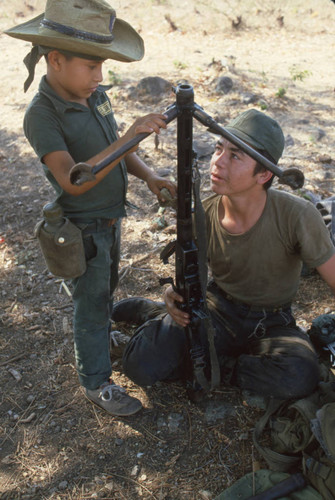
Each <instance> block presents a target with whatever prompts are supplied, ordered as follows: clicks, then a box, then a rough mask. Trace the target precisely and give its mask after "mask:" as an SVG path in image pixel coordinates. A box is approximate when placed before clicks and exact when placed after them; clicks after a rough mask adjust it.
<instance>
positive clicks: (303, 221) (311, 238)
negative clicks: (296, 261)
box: [296, 203, 335, 268]
mask: <svg viewBox="0 0 335 500" xmlns="http://www.w3.org/2000/svg"><path fill="white" fill-rule="evenodd" d="M296 234H297V239H298V248H299V251H300V254H301V258H302V260H303V262H305V263H306V265H307V266H308V267H310V268H315V267H318V266H320V265H322V264H324V263H325V262H327V260H329V259H330V258H331V257H332V256H333V255H334V254H335V247H334V245H333V242H332V240H331V237H330V233H329V230H328V228H327V226H326V224H325V223H324V221H323V219H322V216H321V214H320V212H319V211H318V210H317V208H316V207H315V206H314V205H313V204H312V203H306V207H305V209H304V210H302V211H301V213H300V217H299V219H298V222H297V226H296Z"/></svg>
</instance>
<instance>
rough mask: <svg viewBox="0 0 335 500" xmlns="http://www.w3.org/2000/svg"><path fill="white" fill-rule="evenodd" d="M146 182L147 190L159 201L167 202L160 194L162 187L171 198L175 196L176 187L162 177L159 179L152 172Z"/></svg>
mask: <svg viewBox="0 0 335 500" xmlns="http://www.w3.org/2000/svg"><path fill="white" fill-rule="evenodd" d="M146 182H147V184H148V188H149V189H150V190H151V191H152V192H153V193H154V194H155V195H156V196H157V198H158V199H159V200H160V201H167V200H165V198H164V196H163V195H162V193H161V189H162V188H164V187H165V188H166V189H168V190H169V191H170V193H171V196H172V197H173V198H175V197H176V195H177V189H176V185H175V184H174V183H173V182H172V181H169V180H167V179H164V177H160V176H159V175H157V174H155V173H154V172H153V173H152V174H151V175H149V176H148V177H147V178H146Z"/></svg>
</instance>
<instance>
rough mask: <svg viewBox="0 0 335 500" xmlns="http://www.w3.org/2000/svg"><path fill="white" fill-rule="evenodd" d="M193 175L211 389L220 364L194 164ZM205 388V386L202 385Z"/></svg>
mask: <svg viewBox="0 0 335 500" xmlns="http://www.w3.org/2000/svg"><path fill="white" fill-rule="evenodd" d="M193 172H194V177H193V198H194V222H195V233H196V239H197V246H198V261H199V262H198V263H199V275H200V283H201V288H202V294H203V297H204V307H205V309H206V313H207V318H206V320H205V328H206V331H207V338H208V344H209V354H210V362H211V390H213V389H215V387H218V386H219V384H220V366H219V361H218V357H217V353H216V350H215V345H214V337H215V329H214V326H213V323H212V320H211V317H210V313H209V311H208V307H207V302H206V288H207V276H208V268H207V234H206V217H205V211H204V208H203V206H202V203H201V199H200V174H199V171H198V168H197V167H196V166H195V168H194V170H193ZM198 382H199V383H200V385H201V386H202V387H204V385H203V383H201V381H200V380H198ZM204 388H205V387H204Z"/></svg>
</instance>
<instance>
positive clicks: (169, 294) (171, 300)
mask: <svg viewBox="0 0 335 500" xmlns="http://www.w3.org/2000/svg"><path fill="white" fill-rule="evenodd" d="M164 301H165V304H166V308H167V311H168V313H169V314H170V316H171V317H172V319H173V320H174V321H175V322H176V323H177V324H178V325H179V326H183V327H185V326H187V325H188V324H189V322H190V316H189V314H187V313H186V312H184V311H181V310H180V309H179V308H178V307H177V305H176V302H179V303H183V302H184V299H183V297H182V296H181V295H179V294H178V293H177V292H175V291H174V290H173V288H172V286H169V287H168V288H167V289H166V290H165V293H164Z"/></svg>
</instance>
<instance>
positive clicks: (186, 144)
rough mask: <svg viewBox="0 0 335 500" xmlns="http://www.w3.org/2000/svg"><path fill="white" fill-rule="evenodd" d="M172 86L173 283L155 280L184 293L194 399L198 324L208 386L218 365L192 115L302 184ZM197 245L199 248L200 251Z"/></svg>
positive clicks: (84, 173)
mask: <svg viewBox="0 0 335 500" xmlns="http://www.w3.org/2000/svg"><path fill="white" fill-rule="evenodd" d="M174 92H175V94H176V102H175V103H174V104H173V105H171V106H170V107H169V108H168V109H167V110H166V111H165V112H164V113H165V115H166V116H167V119H166V122H167V123H169V122H170V121H172V120H173V119H175V118H177V149H178V151H177V153H178V164H177V177H178V186H177V195H178V199H177V239H176V241H174V242H171V243H170V244H169V245H168V246H167V247H166V248H165V249H164V250H163V252H162V253H161V258H162V259H163V262H167V261H168V259H169V257H170V256H171V255H172V254H173V253H175V263H176V271H175V284H174V281H173V279H172V278H171V277H170V278H166V279H161V280H160V282H161V284H166V283H172V284H173V286H174V287H175V290H176V291H177V293H179V295H181V296H182V297H183V299H184V302H183V304H182V305H181V307H182V308H183V309H184V310H185V311H187V312H188V313H189V314H190V319H191V320H190V324H189V326H187V327H186V337H187V341H188V351H189V357H188V370H187V387H188V395H189V397H190V399H192V400H198V399H199V398H200V397H201V396H202V394H203V392H207V391H208V390H209V389H210V384H209V382H208V379H207V377H208V376H209V375H210V374H209V369H207V370H206V368H208V367H207V366H206V359H205V352H204V348H203V342H202V340H201V338H200V334H201V331H203V330H205V331H206V332H207V336H208V342H209V350H210V357H211V388H214V387H215V386H217V385H218V384H219V369H218V363H217V358H216V352H215V348H214V329H213V327H212V325H211V321H210V316H209V313H208V309H207V305H206V299H205V293H206V278H207V276H206V271H205V270H204V269H203V264H204V263H205V262H206V257H205V255H202V256H201V259H199V249H200V246H199V248H198V246H197V245H196V243H195V240H194V236H193V221H192V210H193V206H194V204H198V205H199V201H200V197H199V194H198V195H196V196H195V198H196V199H194V196H192V187H193V185H194V182H193V181H194V179H193V177H194V170H195V168H194V166H195V153H194V151H193V117H195V118H196V119H197V120H198V121H199V122H200V123H202V124H203V125H205V126H207V127H208V129H209V131H210V132H214V133H216V134H219V135H221V136H223V137H225V138H226V139H227V140H228V141H229V142H231V143H233V144H234V145H236V146H237V147H238V148H240V149H241V150H242V151H244V152H245V153H247V154H248V155H249V156H251V157H252V158H254V159H255V160H257V161H258V162H260V163H261V164H262V165H264V166H265V167H266V168H267V169H268V170H270V171H271V172H273V173H274V174H275V175H277V176H278V177H279V178H280V181H281V182H282V183H284V184H288V185H290V186H291V187H292V188H293V189H297V188H299V187H302V185H303V183H304V176H303V174H302V172H301V171H300V170H298V169H297V168H289V169H287V170H285V171H283V170H282V169H281V168H280V167H278V166H277V165H275V164H274V163H272V162H271V161H270V160H268V159H267V158H265V157H264V156H263V155H261V154H260V153H259V152H258V151H256V150H255V149H253V148H252V147H250V146H249V145H248V144H246V143H245V142H243V141H242V140H240V139H239V138H238V137H235V136H234V135H233V134H231V133H230V132H229V131H227V130H225V129H224V128H223V127H221V126H220V125H218V124H217V123H216V122H215V120H214V119H213V118H212V117H210V116H209V115H207V114H206V113H205V111H204V110H203V109H202V108H201V107H200V106H198V105H197V104H195V103H194V93H193V87H192V86H191V85H189V84H181V85H178V86H177V87H176V88H175V89H174ZM148 135H150V134H147V133H144V134H138V135H137V136H136V137H134V138H133V139H132V140H130V141H129V142H128V143H126V144H124V145H123V147H121V148H120V149H118V150H117V151H115V152H114V153H112V154H110V155H108V156H106V158H104V159H103V160H102V161H101V162H99V163H98V164H96V165H95V166H94V167H92V166H90V165H87V164H85V163H78V164H76V165H74V166H73V168H72V169H71V171H70V181H71V183H72V184H74V185H81V184H83V183H84V182H87V181H90V180H93V179H94V178H95V174H96V173H98V172H100V170H102V169H103V168H105V167H107V166H108V165H109V164H110V163H112V162H113V161H115V160H116V159H117V158H119V157H120V156H122V155H123V154H125V153H126V152H127V151H128V150H130V149H132V148H133V147H134V146H135V145H137V144H139V143H140V142H141V141H142V140H143V139H145V138H146V137H147V136H148ZM193 202H194V203H193ZM200 205H201V204H200ZM203 220H204V218H203ZM201 225H202V224H200V226H201ZM199 241H200V243H202V244H203V245H205V235H204V234H203V235H199ZM203 245H202V253H203V254H204V248H203ZM199 261H200V262H199Z"/></svg>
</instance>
